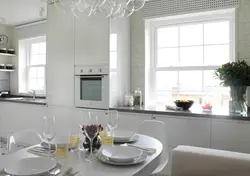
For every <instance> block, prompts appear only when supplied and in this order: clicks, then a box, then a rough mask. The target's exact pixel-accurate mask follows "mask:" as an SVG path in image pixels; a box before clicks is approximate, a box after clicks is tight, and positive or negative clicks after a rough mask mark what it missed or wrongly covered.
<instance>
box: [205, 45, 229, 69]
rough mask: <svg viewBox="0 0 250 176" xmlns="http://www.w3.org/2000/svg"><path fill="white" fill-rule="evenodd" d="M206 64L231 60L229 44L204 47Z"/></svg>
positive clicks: (223, 62)
mask: <svg viewBox="0 0 250 176" xmlns="http://www.w3.org/2000/svg"><path fill="white" fill-rule="evenodd" d="M204 60H205V65H222V64H225V63H227V62H229V61H230V58H229V45H214V46H205V47H204Z"/></svg>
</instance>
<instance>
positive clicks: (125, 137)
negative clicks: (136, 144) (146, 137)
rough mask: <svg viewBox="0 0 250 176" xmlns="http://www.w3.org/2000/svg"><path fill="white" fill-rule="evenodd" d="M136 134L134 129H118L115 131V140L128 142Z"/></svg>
mask: <svg viewBox="0 0 250 176" xmlns="http://www.w3.org/2000/svg"><path fill="white" fill-rule="evenodd" d="M135 135H136V133H135V132H133V131H126V130H116V131H114V142H124V141H125V142H126V141H129V140H130V139H132V138H133V137H134V136H135Z"/></svg>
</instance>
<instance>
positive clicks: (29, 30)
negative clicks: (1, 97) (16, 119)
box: [10, 23, 46, 95]
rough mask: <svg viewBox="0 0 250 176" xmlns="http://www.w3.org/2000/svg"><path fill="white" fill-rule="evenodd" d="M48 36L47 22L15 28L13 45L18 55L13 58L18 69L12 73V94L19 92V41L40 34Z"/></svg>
mask: <svg viewBox="0 0 250 176" xmlns="http://www.w3.org/2000/svg"><path fill="white" fill-rule="evenodd" d="M44 35H45V36H46V23H38V24H34V25H28V26H23V27H18V28H13V47H14V49H15V50H16V55H17V56H16V57H14V58H13V62H12V63H13V65H14V67H15V69H16V71H15V72H13V73H11V74H10V88H11V94H14V95H17V94H19V93H18V71H19V70H18V63H19V60H18V41H19V40H20V39H25V38H35V37H38V36H44Z"/></svg>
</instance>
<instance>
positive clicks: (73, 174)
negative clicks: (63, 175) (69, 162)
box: [69, 171, 79, 176]
mask: <svg viewBox="0 0 250 176" xmlns="http://www.w3.org/2000/svg"><path fill="white" fill-rule="evenodd" d="M78 173H79V172H78V171H77V172H74V173H72V174H70V175H69V176H75V175H77V174H78Z"/></svg>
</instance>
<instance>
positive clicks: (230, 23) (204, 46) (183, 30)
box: [149, 13, 234, 105]
mask: <svg viewBox="0 0 250 176" xmlns="http://www.w3.org/2000/svg"><path fill="white" fill-rule="evenodd" d="M149 28H150V30H149V31H150V32H149V35H150V59H151V65H152V67H151V86H152V88H151V90H153V92H151V93H152V94H153V96H151V97H153V98H154V99H155V100H156V101H157V102H158V103H159V102H162V103H165V102H166V101H168V100H169V101H171V102H172V100H173V99H194V100H198V101H196V102H200V98H202V96H204V95H207V94H209V95H210V96H213V97H217V98H218V96H220V97H224V99H220V100H216V102H215V103H217V104H219V105H223V103H224V102H223V101H224V100H225V99H227V98H229V96H228V95H229V92H228V89H227V88H223V87H220V85H219V84H220V81H219V80H216V79H214V70H215V69H216V68H218V67H220V66H221V65H222V64H224V63H226V62H229V61H233V60H234V35H233V33H234V20H233V13H227V14H224V13H223V14H216V15H214V14H213V15H211V14H210V15H198V14H197V15H196V16H195V15H193V16H192V17H181V18H179V19H177V18H176V19H174V20H170V19H167V20H157V21H151V22H150V23H149ZM224 104H225V103H224Z"/></svg>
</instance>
